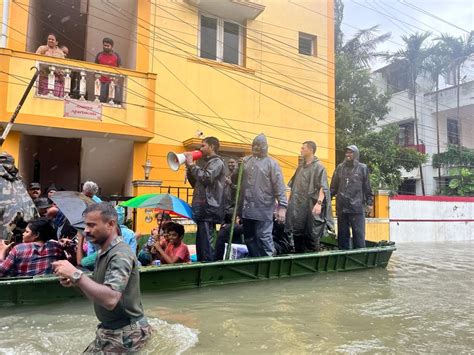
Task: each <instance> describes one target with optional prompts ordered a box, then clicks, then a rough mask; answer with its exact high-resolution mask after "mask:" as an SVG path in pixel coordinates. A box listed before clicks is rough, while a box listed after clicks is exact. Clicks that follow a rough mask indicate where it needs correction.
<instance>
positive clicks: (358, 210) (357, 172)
mask: <svg viewBox="0 0 474 355" xmlns="http://www.w3.org/2000/svg"><path fill="white" fill-rule="evenodd" d="M331 196H336V213H337V243H338V246H339V249H350V229H351V228H352V245H353V248H354V249H357V248H365V210H367V212H370V211H372V207H373V203H374V200H373V196H372V189H371V187H370V181H369V169H368V168H367V165H365V164H362V163H360V162H359V149H357V147H356V146H355V145H350V146H348V147H347V148H346V153H345V159H344V161H343V162H342V163H341V164H339V165H338V166H337V168H336V170H335V171H334V174H333V175H332V179H331Z"/></svg>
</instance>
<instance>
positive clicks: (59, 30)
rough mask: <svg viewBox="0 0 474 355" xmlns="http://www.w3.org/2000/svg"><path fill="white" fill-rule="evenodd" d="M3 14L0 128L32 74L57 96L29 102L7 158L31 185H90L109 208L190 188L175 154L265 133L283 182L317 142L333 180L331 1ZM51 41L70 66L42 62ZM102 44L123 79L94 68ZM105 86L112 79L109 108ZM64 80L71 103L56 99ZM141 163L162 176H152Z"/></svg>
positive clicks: (243, 148) (244, 143)
mask: <svg viewBox="0 0 474 355" xmlns="http://www.w3.org/2000/svg"><path fill="white" fill-rule="evenodd" d="M2 5H3V6H1V7H0V8H1V11H2V13H1V16H2V19H3V22H4V23H6V24H7V25H6V26H4V27H3V31H2V39H4V48H0V93H1V97H2V100H1V101H0V122H4V123H6V122H7V121H8V119H9V117H10V116H11V114H12V112H13V111H14V110H15V108H16V105H17V103H18V101H19V99H20V98H21V96H22V94H23V92H24V90H25V88H26V85H27V83H28V81H29V80H30V78H31V76H32V74H33V73H32V71H30V68H31V67H32V66H36V67H37V68H39V69H40V70H41V71H42V75H43V77H44V78H45V79H43V80H47V81H48V85H49V87H48V89H49V90H48V91H49V93H48V94H45V95H40V94H39V93H38V92H37V91H36V90H35V89H34V90H33V91H32V93H31V94H30V96H29V97H28V99H27V101H26V102H25V104H24V106H23V108H22V110H21V113H20V114H19V115H18V118H17V121H16V124H15V126H14V129H13V131H12V133H11V134H10V135H9V137H8V139H7V141H6V143H5V145H4V146H3V147H2V148H3V149H4V150H8V151H9V152H10V153H11V154H13V155H14V156H15V158H16V159H17V162H18V165H19V167H20V171H21V174H22V175H23V176H24V178H25V180H26V182H30V181H39V182H41V184H42V186H48V185H49V184H50V183H53V182H54V183H55V184H56V186H59V187H64V188H65V189H67V190H79V189H80V186H81V184H82V183H83V182H84V181H86V180H93V181H95V182H97V183H98V185H99V186H100V187H101V191H100V195H102V196H105V197H106V196H110V195H123V196H131V195H137V194H140V193H144V192H150V191H153V192H157V191H158V190H157V186H158V185H161V186H173V187H182V186H188V185H187V184H186V182H185V180H184V176H185V174H184V168H181V169H180V170H179V171H178V172H174V171H171V170H170V169H169V168H168V166H167V163H166V155H167V153H168V152H169V151H175V152H182V151H187V150H191V149H196V148H198V147H199V146H200V141H201V139H202V137H204V136H216V137H218V138H219V139H220V140H221V142H222V147H221V154H222V155H224V156H231V155H237V156H241V155H244V154H247V153H249V151H250V143H251V141H252V139H253V138H254V137H255V136H256V135H257V134H259V133H262V132H264V133H265V134H266V135H267V138H268V140H269V145H270V153H271V154H272V155H273V156H274V157H275V158H276V159H278V160H279V162H280V165H281V166H282V169H283V172H284V174H285V180H286V181H287V180H288V179H289V177H290V175H291V174H292V173H293V172H294V169H295V166H296V164H297V161H298V155H299V149H300V145H301V142H303V141H305V140H308V139H310V140H314V141H316V142H317V144H318V151H317V155H318V157H319V158H320V159H321V160H322V161H323V162H324V164H325V165H326V168H327V169H328V171H333V169H334V165H335V134H334V125H335V122H334V49H333V48H334V38H333V27H334V25H333V2H332V1H327V2H326V1H324V2H323V1H317V2H312V3H308V2H307V1H299V0H295V1H292V2H286V1H270V0H261V1H259V0H256V1H233V0H222V1H212V0H200V1H197V0H178V1H165V0H154V1H137V0H135V1H131V0H118V1H113V2H100V1H87V0H64V1H61V2H53V1H48V0H25V1H22V2H11V1H6V2H5V1H3V2H2ZM51 32H52V33H55V34H56V35H57V39H58V42H59V45H66V46H67V47H68V48H69V51H70V52H69V56H68V59H59V58H52V57H46V56H42V55H37V54H35V51H36V49H37V48H38V46H40V45H44V44H45V43H46V38H47V36H48V34H49V33H51ZM104 37H110V38H112V39H113V40H114V42H115V43H114V50H115V51H116V52H117V53H119V54H120V56H121V58H122V66H121V67H120V68H113V67H107V66H103V65H99V64H95V63H94V58H95V56H96V54H97V53H98V52H100V51H101V50H102V38H104ZM101 76H107V77H108V78H110V79H111V80H112V81H113V82H114V85H112V87H113V89H112V90H111V91H110V92H109V96H110V97H109V100H108V102H107V103H103V104H102V103H100V102H98V95H99V93H100V90H98V88H100V78H101ZM57 80H61V81H62V83H63V85H64V92H65V93H64V96H62V97H58V96H55V91H54V85H55V82H56V81H57ZM145 166H148V167H153V168H152V169H151V171H150V169H148V172H149V176H147V177H146V179H145V172H144V167H145ZM140 213H144V212H142V211H140ZM138 219H139V220H141V219H143V218H141V217H140V215H139V218H138ZM145 231H146V229H145Z"/></svg>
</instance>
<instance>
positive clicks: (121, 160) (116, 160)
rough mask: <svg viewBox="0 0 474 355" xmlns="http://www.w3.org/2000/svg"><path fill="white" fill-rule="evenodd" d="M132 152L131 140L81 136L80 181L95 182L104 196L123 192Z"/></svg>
mask: <svg viewBox="0 0 474 355" xmlns="http://www.w3.org/2000/svg"><path fill="white" fill-rule="evenodd" d="M132 152H133V142H132V141H127V140H120V139H107V138H82V159H81V182H82V183H84V182H85V181H87V180H92V181H94V182H96V183H97V185H99V187H100V194H101V195H104V196H108V195H115V194H123V192H124V190H125V187H124V181H126V179H127V175H128V172H129V169H130V160H131V159H132Z"/></svg>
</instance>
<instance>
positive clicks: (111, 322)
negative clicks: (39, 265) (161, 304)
mask: <svg viewBox="0 0 474 355" xmlns="http://www.w3.org/2000/svg"><path fill="white" fill-rule="evenodd" d="M84 220H85V225H86V228H85V230H84V232H85V234H86V237H87V239H88V240H90V241H91V242H92V243H94V244H96V245H98V246H99V247H100V250H99V254H98V256H97V259H96V262H95V268H94V274H93V275H92V278H90V277H88V276H86V275H83V274H82V271H80V270H78V269H76V268H75V267H74V266H73V265H71V264H70V263H69V262H68V261H66V260H60V261H57V262H54V263H53V267H54V273H55V274H56V275H58V276H59V278H60V282H61V284H62V285H63V286H65V287H71V286H76V287H78V288H79V289H80V290H81V291H82V292H83V293H84V294H85V295H86V296H87V297H88V298H89V299H90V300H91V301H93V302H94V310H95V314H96V316H97V318H98V319H99V321H100V322H101V323H100V324H99V326H98V327H97V331H96V338H95V340H94V341H93V342H92V343H90V344H89V346H88V347H87V348H86V350H85V352H86V353H89V352H90V353H98V352H106V353H109V352H110V353H130V352H136V351H138V350H140V349H141V348H142V347H143V346H144V345H145V343H146V341H147V340H148V339H149V338H150V336H151V331H152V329H151V326H150V325H149V324H148V322H147V320H146V318H145V316H144V314H143V306H142V302H141V296H140V275H139V272H138V262H137V259H136V257H135V254H134V253H133V252H132V250H131V249H130V246H129V245H128V244H126V243H124V242H123V239H122V237H121V236H118V235H117V212H116V211H115V209H114V207H113V206H112V205H110V204H108V203H106V202H101V203H96V204H93V205H90V206H89V207H87V208H86V210H85V211H84Z"/></svg>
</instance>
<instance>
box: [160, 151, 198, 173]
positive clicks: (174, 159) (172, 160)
mask: <svg viewBox="0 0 474 355" xmlns="http://www.w3.org/2000/svg"><path fill="white" fill-rule="evenodd" d="M188 153H189V154H191V155H192V156H193V160H198V159H201V157H202V152H201V151H200V150H194V151H192V152H185V153H179V154H176V153H175V152H169V153H168V157H167V158H166V159H167V161H168V166H169V167H170V169H171V170H173V171H178V170H179V166H180V165H181V164H184V162H185V161H186V156H185V154H188Z"/></svg>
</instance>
